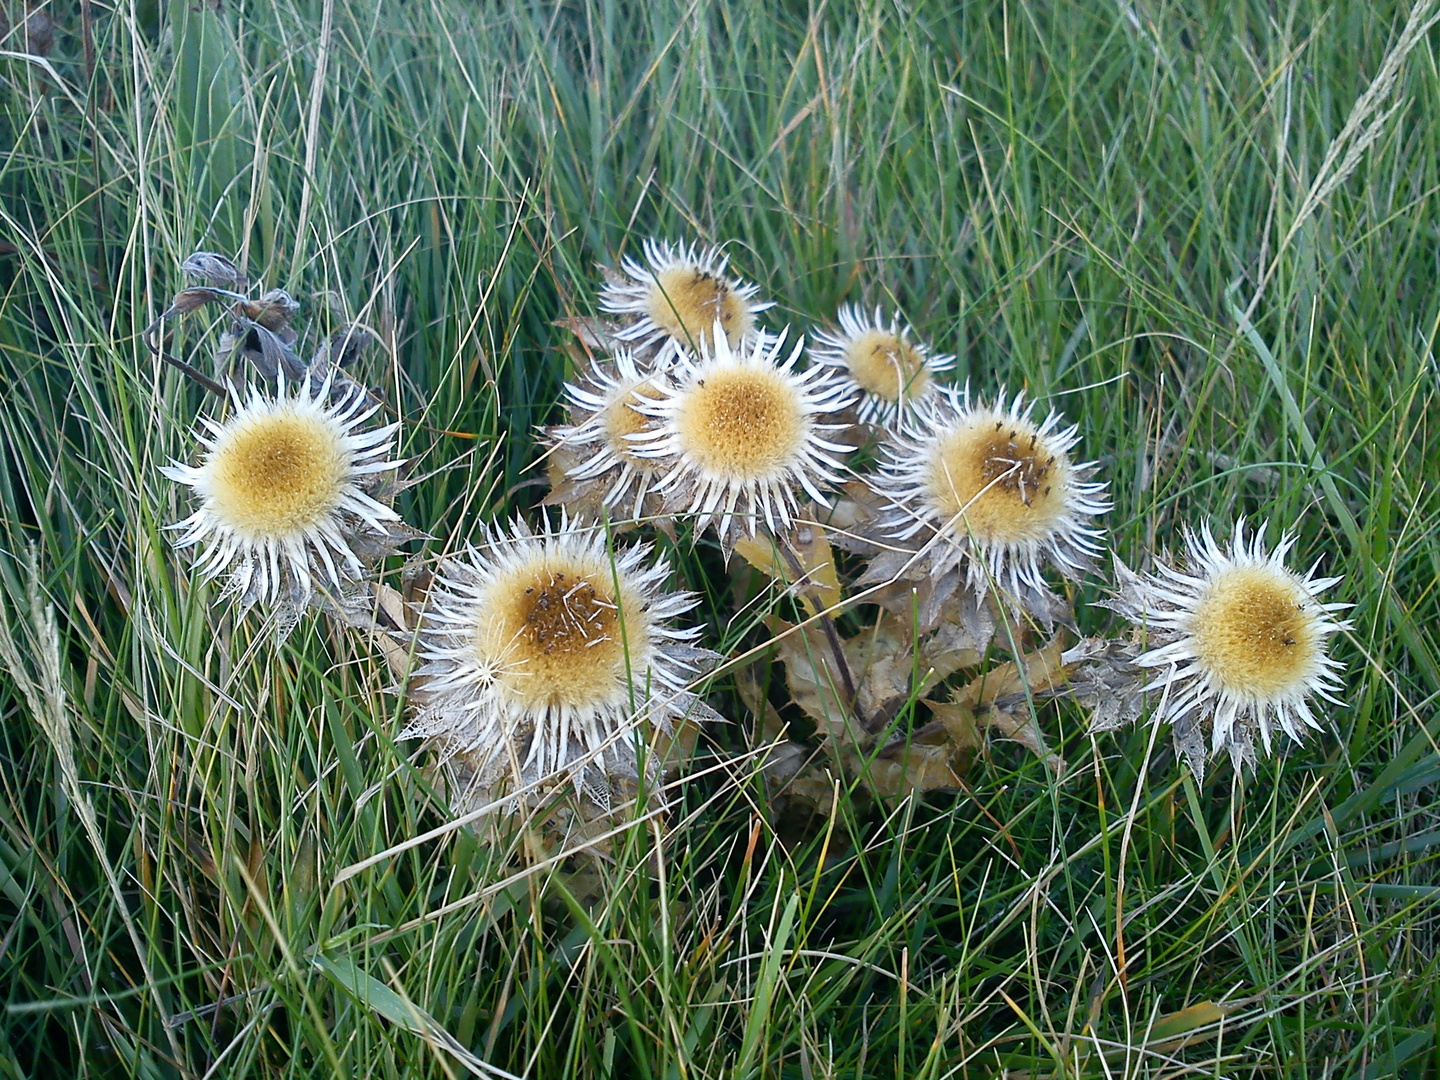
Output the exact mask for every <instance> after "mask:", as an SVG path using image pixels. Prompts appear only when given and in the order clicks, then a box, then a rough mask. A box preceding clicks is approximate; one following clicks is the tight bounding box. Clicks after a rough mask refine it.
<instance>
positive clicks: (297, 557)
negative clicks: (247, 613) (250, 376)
mask: <svg viewBox="0 0 1440 1080" xmlns="http://www.w3.org/2000/svg"><path fill="white" fill-rule="evenodd" d="M293 388H294V393H293V394H292V393H291V392H290V387H289V386H287V384H286V381H285V379H284V378H283V376H282V377H281V378H280V380H279V386H278V389H277V392H276V394H275V395H274V396H271V395H270V394H268V393H266V392H265V391H263V390H262V389H261V388H260V387H259V386H251V387H250V388H249V391H248V393H245V392H242V391H241V390H240V389H239V388H237V387H235V386H232V387H231V390H230V393H231V399H232V402H231V403H232V405H233V407H234V412H233V414H232V415H231V416H230V417H229V419H227V420H225V421H224V422H223V423H221V422H219V421H216V420H212V419H210V418H209V417H201V418H200V421H199V422H200V426H201V428H202V430H201V431H197V432H196V438H197V439H198V441H199V443H200V445H201V447H202V448H203V451H204V452H203V454H202V455H201V461H200V463H199V464H198V465H186V464H182V463H181V462H178V461H177V462H171V464H170V465H169V466H167V467H162V469H161V472H163V473H164V474H165V475H166V476H167V477H169V478H170V479H171V480H174V481H175V482H177V483H180V484H184V485H185V486H187V487H189V488H192V489H193V490H194V491H195V492H196V494H198V495H199V496H200V497H201V503H200V508H199V509H198V510H196V511H195V512H194V513H193V514H191V515H190V516H189V517H187V518H185V519H184V520H183V521H180V522H177V523H176V524H174V525H171V526H170V528H171V529H175V530H178V531H179V532H180V537H179V539H178V540H176V541H175V547H177V548H189V547H199V548H200V549H201V551H200V554H199V555H198V556H197V557H196V559H195V564H194V566H195V569H196V570H198V571H199V572H200V573H201V574H202V575H203V576H204V577H206V578H214V577H218V576H219V575H220V574H222V573H225V572H226V571H227V570H228V571H230V572H231V577H230V582H229V585H228V590H229V591H231V592H234V593H235V594H237V595H238V596H239V597H240V598H241V601H242V603H243V604H244V606H245V607H249V606H251V605H253V604H256V603H270V604H276V603H280V604H283V605H288V606H290V608H291V609H292V610H294V609H300V608H303V607H304V606H305V605H306V604H308V603H309V602H310V600H311V599H312V597H313V595H314V593H315V590H316V587H317V584H318V585H319V587H321V588H327V587H333V588H339V587H340V586H342V585H343V584H345V583H346V582H349V581H354V580H357V579H359V578H361V577H363V576H364V570H365V568H364V566H363V565H362V563H361V560H360V558H359V557H358V556H357V555H356V553H355V551H354V545H355V543H356V541H357V539H359V538H360V537H362V536H363V534H365V533H374V534H379V535H381V536H389V535H390V533H391V529H392V527H393V526H397V525H399V523H400V517H399V515H398V514H396V513H395V511H394V510H392V509H391V508H390V507H389V506H386V505H384V504H383V503H381V502H378V501H376V500H375V499H374V498H372V497H371V495H370V494H369V493H368V491H367V490H366V489H367V488H370V489H371V490H373V488H374V485H375V484H376V483H377V482H378V480H379V478H380V477H381V474H384V473H387V472H392V471H394V470H395V469H398V468H399V467H400V466H401V465H402V464H403V463H402V462H400V461H393V460H391V459H390V456H389V455H390V453H391V451H392V449H393V448H394V437H395V433H396V431H398V430H399V427H400V425H399V424H388V425H385V426H383V427H378V428H372V429H370V430H363V429H362V425H363V424H364V423H365V422H366V421H367V420H368V419H370V417H372V416H373V415H374V414H375V412H376V411H377V410H378V409H379V408H380V406H379V404H378V403H374V402H371V401H369V400H368V399H367V397H366V396H365V395H364V393H363V392H362V391H361V390H360V388H359V387H357V386H355V385H354V384H353V383H350V382H348V381H346V382H345V383H344V386H343V388H340V387H336V386H333V385H332V381H331V379H330V378H328V377H327V378H324V379H315V378H311V377H306V378H305V379H302V380H300V381H299V382H297V383H294V384H293Z"/></svg>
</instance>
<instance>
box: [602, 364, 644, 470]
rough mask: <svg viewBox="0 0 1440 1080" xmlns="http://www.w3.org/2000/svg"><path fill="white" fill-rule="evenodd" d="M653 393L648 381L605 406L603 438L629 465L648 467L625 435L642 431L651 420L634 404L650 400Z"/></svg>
mask: <svg viewBox="0 0 1440 1080" xmlns="http://www.w3.org/2000/svg"><path fill="white" fill-rule="evenodd" d="M655 396H656V395H655V393H654V391H653V389H652V388H651V386H650V384H649V383H648V382H644V383H641V384H639V385H638V386H636V387H635V388H634V389H632V390H631V391H630V392H629V393H627V394H626V395H625V396H624V397H622V398H620V399H619V400H617V401H613V402H611V403H610V404H609V405H607V406H606V407H605V438H606V441H608V442H609V443H610V449H612V450H614V451H615V453H617V454H619V455H620V457H622V458H623V459H624V460H626V461H628V462H629V463H630V464H631V465H635V466H638V467H640V468H648V467H649V466H648V465H647V464H646V462H645V459H644V458H638V457H636V456H635V453H634V450H633V447H634V444H633V443H632V442H631V441H630V440H629V439H627V438H626V436H627V435H635V434H637V433H638V432H641V431H644V430H645V428H646V427H648V426H649V425H650V423H651V422H652V421H651V419H650V417H648V416H646V415H645V414H644V413H642V412H640V411H639V410H638V409H637V408H636V407H635V406H637V405H639V404H640V403H641V402H642V401H650V400H653V399H654V398H655Z"/></svg>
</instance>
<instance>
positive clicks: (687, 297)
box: [600, 240, 773, 353]
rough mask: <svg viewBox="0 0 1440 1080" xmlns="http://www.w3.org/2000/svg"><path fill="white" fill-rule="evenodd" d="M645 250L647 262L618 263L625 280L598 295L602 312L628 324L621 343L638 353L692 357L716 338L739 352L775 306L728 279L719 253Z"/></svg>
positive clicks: (651, 243) (693, 248)
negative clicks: (654, 350)
mask: <svg viewBox="0 0 1440 1080" xmlns="http://www.w3.org/2000/svg"><path fill="white" fill-rule="evenodd" d="M643 247H644V252H645V262H644V263H641V262H640V261H639V260H637V259H633V258H630V257H629V256H627V257H626V258H624V259H623V260H621V263H620V269H621V271H622V272H623V277H621V278H619V279H617V280H614V281H610V282H607V284H606V285H605V287H604V289H603V291H602V292H601V295H600V307H601V309H602V310H604V311H608V312H610V313H611V314H615V315H620V316H626V317H628V318H629V319H630V320H632V321H631V322H630V324H629V325H628V326H626V327H625V328H624V329H623V330H621V331H620V334H619V337H620V339H621V340H622V341H626V342H629V343H631V344H632V345H633V347H634V348H636V349H638V350H648V349H650V348H652V347H657V348H660V349H661V351H662V353H667V352H670V351H674V350H676V349H686V350H691V351H694V350H696V349H700V348H703V347H707V346H708V345H709V344H710V343H711V342H712V340H713V339H714V338H717V337H720V338H724V340H725V341H726V342H727V343H728V344H729V345H730V346H731V347H732V348H739V347H740V346H741V345H742V344H744V343H745V342H746V341H747V340H748V339H749V338H750V337H751V335H752V334H753V332H754V330H755V316H756V315H757V314H759V313H760V312H762V311H764V310H765V309H766V308H769V307H772V306H773V305H772V304H771V303H769V302H761V301H758V300H756V299H755V298H756V296H757V295H758V294H759V291H760V290H759V288H758V286H755V285H752V284H748V283H746V282H744V281H741V280H740V279H739V278H737V277H733V276H730V275H728V274H727V273H726V267H727V264H728V262H729V256H727V255H725V254H724V253H723V252H721V251H720V250H719V249H717V248H713V247H709V246H705V245H697V244H693V243H692V244H678V245H672V244H668V243H664V242H660V241H656V240H646V241H645V243H644V245H643ZM667 346H668V348H667Z"/></svg>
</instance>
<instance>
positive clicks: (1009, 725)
mask: <svg viewBox="0 0 1440 1080" xmlns="http://www.w3.org/2000/svg"><path fill="white" fill-rule="evenodd" d="M983 718H984V720H985V726H986V727H991V728H994V729H995V730H996V731H998V732H999V733H1000V737H1001V738H1003V739H1010V740H1011V741H1013V742H1018V743H1019V744H1020V745H1021V746H1023V747H1025V749H1027V750H1029V751H1030V752H1031V753H1032V754H1034V755H1035V756H1036V757H1038V758H1039V759H1040V760H1041V761H1043V762H1045V764H1046V765H1047V766H1048V767H1049V769H1050V771H1051V772H1053V773H1054V774H1055V775H1056V776H1064V775H1065V759H1064V758H1062V757H1061V756H1060V755H1059V754H1053V753H1051V752H1050V747H1049V746H1048V745H1047V744H1046V742H1045V735H1044V734H1043V733H1042V732H1041V730H1040V725H1039V724H1038V723H1036V719H1035V716H1034V714H1033V713H1032V714H1030V715H1029V716H1025V717H1023V718H1021V717H1016V716H1013V715H1012V714H1010V713H1008V712H1006V711H1005V710H1004V709H990V710H988V711H987V712H985V713H984V714H983Z"/></svg>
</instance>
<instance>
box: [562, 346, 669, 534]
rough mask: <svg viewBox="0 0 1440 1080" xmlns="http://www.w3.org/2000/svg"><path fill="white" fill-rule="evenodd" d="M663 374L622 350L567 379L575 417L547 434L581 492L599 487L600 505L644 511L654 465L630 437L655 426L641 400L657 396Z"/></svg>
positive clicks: (635, 513)
mask: <svg viewBox="0 0 1440 1080" xmlns="http://www.w3.org/2000/svg"><path fill="white" fill-rule="evenodd" d="M663 378H664V376H663V375H658V374H648V373H647V372H646V371H645V370H643V369H642V368H641V366H640V365H639V364H638V363H637V361H636V360H635V357H634V355H633V354H631V353H629V352H618V353H616V354H615V357H614V361H613V364H610V365H607V364H599V363H597V364H595V365H593V366H592V367H591V369H590V370H589V372H588V373H587V374H586V376H585V377H584V378H583V379H582V380H581V381H579V382H575V383H566V384H565V396H566V397H567V398H568V399H569V404H570V414H571V417H572V418H573V419H574V420H575V421H576V422H575V423H574V424H570V425H565V426H560V427H555V428H552V429H550V432H549V434H550V439H551V442H552V443H553V445H554V447H555V449H556V451H557V452H558V453H559V454H560V455H562V457H561V460H562V461H563V462H564V469H565V476H566V478H567V479H568V480H570V481H572V482H573V483H571V484H570V485H568V486H569V487H571V488H572V489H577V495H578V494H579V493H580V492H582V491H583V494H585V495H590V494H591V492H592V491H595V492H596V493H597V494H598V495H599V501H600V503H601V504H602V505H604V506H606V507H612V506H619V507H621V509H622V511H623V512H625V513H628V514H629V515H630V516H631V517H633V518H638V517H640V516H641V514H642V512H643V511H644V507H645V503H646V496H647V495H649V494H650V491H651V487H652V484H653V481H654V479H655V469H656V466H655V463H654V462H653V461H649V460H647V459H645V458H643V457H640V456H639V455H637V454H636V453H635V443H634V441H633V438H632V437H633V436H635V435H637V434H639V433H640V432H642V431H645V430H647V429H648V428H650V427H651V426H653V424H654V420H653V419H652V418H651V417H649V416H646V415H645V414H644V413H642V412H641V411H640V406H641V405H642V404H643V403H646V402H650V401H653V400H654V399H655V398H657V397H658V396H659V394H658V391H657V390H656V389H655V385H656V383H657V382H658V381H661V380H663ZM557 501H560V500H557ZM566 501H568V500H566Z"/></svg>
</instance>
